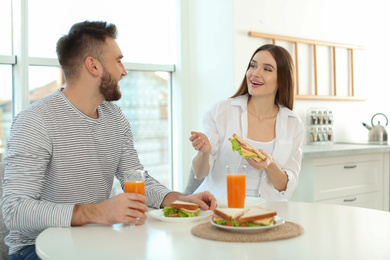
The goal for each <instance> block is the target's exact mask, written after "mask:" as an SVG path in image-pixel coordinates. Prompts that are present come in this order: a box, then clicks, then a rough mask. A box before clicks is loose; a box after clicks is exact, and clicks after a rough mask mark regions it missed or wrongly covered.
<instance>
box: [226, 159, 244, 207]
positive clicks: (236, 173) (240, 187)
mask: <svg viewBox="0 0 390 260" xmlns="http://www.w3.org/2000/svg"><path fill="white" fill-rule="evenodd" d="M226 171H227V174H226V181H227V201H228V208H245V176H246V175H245V174H246V166H245V165H227V166H226Z"/></svg>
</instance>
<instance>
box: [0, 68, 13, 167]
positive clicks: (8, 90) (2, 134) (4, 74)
mask: <svg viewBox="0 0 390 260" xmlns="http://www.w3.org/2000/svg"><path fill="white" fill-rule="evenodd" d="M0 79H1V87H0V161H2V160H3V157H4V155H5V154H6V152H7V147H6V144H7V140H8V136H9V131H10V128H11V123H12V122H11V121H12V103H11V101H12V66H10V65H0Z"/></svg>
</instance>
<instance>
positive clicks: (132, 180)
mask: <svg viewBox="0 0 390 260" xmlns="http://www.w3.org/2000/svg"><path fill="white" fill-rule="evenodd" d="M145 174H146V173H145V171H144V170H128V171H125V172H124V173H123V178H124V190H125V192H126V193H138V194H141V195H144V196H145ZM139 211H140V212H142V213H145V212H144V211H142V210H139Z"/></svg>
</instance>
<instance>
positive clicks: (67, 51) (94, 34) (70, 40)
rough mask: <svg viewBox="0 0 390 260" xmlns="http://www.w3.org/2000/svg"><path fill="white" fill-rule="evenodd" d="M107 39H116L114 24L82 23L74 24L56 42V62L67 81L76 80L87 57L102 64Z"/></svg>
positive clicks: (100, 22) (99, 22)
mask: <svg viewBox="0 0 390 260" xmlns="http://www.w3.org/2000/svg"><path fill="white" fill-rule="evenodd" d="M107 37H111V38H113V39H116V37H117V28H116V26H115V24H110V23H107V22H102V21H93V22H91V21H84V22H80V23H76V24H74V25H73V26H72V27H71V28H70V30H69V32H68V34H67V35H64V36H62V37H61V38H60V39H59V40H58V42H57V56H58V61H59V63H60V65H61V67H62V70H63V72H64V74H65V78H66V79H67V80H69V79H77V77H78V76H79V73H80V68H81V65H82V63H83V62H84V61H85V59H86V58H87V57H89V56H91V57H93V58H95V59H97V60H99V61H100V62H104V55H103V53H104V46H105V41H106V38H107Z"/></svg>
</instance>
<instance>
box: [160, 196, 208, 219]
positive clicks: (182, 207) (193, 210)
mask: <svg viewBox="0 0 390 260" xmlns="http://www.w3.org/2000/svg"><path fill="white" fill-rule="evenodd" d="M169 206H170V207H164V209H163V213H164V217H168V218H188V217H196V216H198V215H199V214H200V209H199V205H198V204H195V203H191V202H185V201H180V200H176V201H174V202H172V203H171V204H170V205H169Z"/></svg>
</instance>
